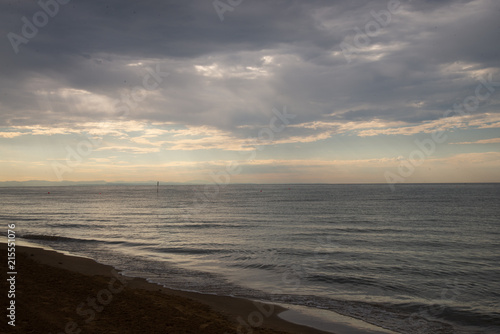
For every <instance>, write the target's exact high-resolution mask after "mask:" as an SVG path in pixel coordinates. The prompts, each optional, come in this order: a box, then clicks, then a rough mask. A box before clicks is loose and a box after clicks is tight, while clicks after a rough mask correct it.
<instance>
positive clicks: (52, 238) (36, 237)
mask: <svg viewBox="0 0 500 334" xmlns="http://www.w3.org/2000/svg"><path fill="white" fill-rule="evenodd" d="M19 237H20V238H23V239H28V240H45V241H73V242H82V241H83V242H97V241H98V240H95V239H90V240H89V239H80V238H70V237H62V236H59V235H46V234H24V235H20V236H19Z"/></svg>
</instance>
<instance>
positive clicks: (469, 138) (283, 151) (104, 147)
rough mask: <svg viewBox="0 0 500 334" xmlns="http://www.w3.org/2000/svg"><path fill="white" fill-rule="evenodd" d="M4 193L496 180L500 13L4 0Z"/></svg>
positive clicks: (226, 1)
mask: <svg viewBox="0 0 500 334" xmlns="http://www.w3.org/2000/svg"><path fill="white" fill-rule="evenodd" d="M0 32H1V35H2V42H1V46H0V64H1V65H0V172H1V174H0V181H7V180H17V181H24V180H34V179H36V180H50V181H58V180H70V181H89V180H106V181H119V180H122V181H147V180H160V181H163V182H167V181H172V182H187V181H191V180H205V181H208V182H210V181H211V180H218V182H232V183H238V182H260V183H283V182H326V183H351V182H382V183H383V182H387V181H388V182H390V183H397V182H500V131H499V128H500V94H499V92H500V52H499V51H500V43H499V42H500V2H498V1H495V0H474V1H468V0H457V1H448V0H440V1H437V0H434V1H431V0H427V1H418V0H413V1H408V0H401V1H395V0H391V1H385V0H384V1H364V0H349V1H347V0H345V1H335V0H328V1H327V0H309V1H297V0H294V1H292V0H290V1H288V0H268V1H264V0H243V1H241V0H216V1H212V0H204V1H202V0H166V1H129V0H120V1H118V0H116V1H97V0H86V1H82V0H71V1H68V0H58V2H56V0H41V1H40V2H38V3H37V2H36V1H15V0H0Z"/></svg>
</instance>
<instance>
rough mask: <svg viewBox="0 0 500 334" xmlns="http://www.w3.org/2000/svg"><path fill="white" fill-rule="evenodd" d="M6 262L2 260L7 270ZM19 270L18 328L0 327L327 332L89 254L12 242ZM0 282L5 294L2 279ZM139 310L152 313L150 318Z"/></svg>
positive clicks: (264, 307) (271, 308)
mask: <svg viewBox="0 0 500 334" xmlns="http://www.w3.org/2000/svg"><path fill="white" fill-rule="evenodd" d="M0 249H1V252H2V254H7V245H6V243H4V242H2V243H0ZM3 256H5V255H3ZM6 263H7V261H2V270H3V271H4V272H7V268H6ZM16 269H17V286H16V306H17V307H16V310H17V311H16V327H12V326H8V325H7V320H8V319H5V320H4V321H2V324H1V325H0V328H8V329H9V330H10V331H12V329H14V330H15V331H18V332H29V331H28V329H29V328H34V329H35V331H36V332H42V331H43V332H47V333H54V334H55V333H57V334H59V333H79V331H78V330H81V332H82V333H84V332H96V333H97V332H108V333H114V332H117V333H118V332H119V333H138V331H136V330H134V329H133V328H142V329H145V328H143V327H144V326H147V327H149V328H148V329H147V330H146V331H144V332H148V333H165V330H168V331H167V332H168V333H176V332H177V333H198V332H203V333H228V334H229V333H251V332H253V333H269V334H273V333H291V334H295V333H297V334H298V333H304V334H325V333H329V332H324V331H320V330H317V329H314V328H311V327H306V326H302V325H298V324H294V323H291V322H288V321H285V320H283V319H281V318H280V317H279V316H278V315H279V314H280V313H281V312H283V311H285V310H286V309H285V308H284V307H282V306H278V305H272V304H264V303H260V302H254V301H251V300H248V299H243V298H238V297H229V296H218V295H208V294H202V293H197V292H188V291H180V290H173V289H169V288H165V287H163V286H161V285H158V284H156V283H151V282H148V281H147V280H146V279H144V278H131V277H126V276H122V275H120V274H119V273H117V271H116V270H115V269H114V268H113V267H112V266H109V265H105V264H100V263H98V262H96V261H94V260H92V259H89V258H84V257H78V256H73V255H66V254H62V253H60V252H57V251H52V250H47V249H43V248H41V246H40V248H38V247H31V246H19V245H16ZM2 284H3V285H5V287H4V288H3V290H4V291H5V292H7V291H8V288H7V285H6V282H5V283H2ZM82 286H85V287H86V288H84V289H82ZM51 293H52V294H51ZM125 300H129V301H130V302H128V303H127V302H125ZM145 302H146V305H143V307H145V308H147V313H146V314H143V315H142V316H140V315H139V314H140V313H136V314H137V316H136V317H135V318H129V319H128V321H127V322H128V323H129V324H128V325H127V326H126V327H125V328H121V329H119V330H118V327H117V326H122V325H121V323H123V322H124V320H126V319H127V317H125V316H118V317H117V316H116V315H120V314H127V313H128V314H134V313H135V312H139V309H138V305H140V304H144V303H145ZM150 304H155V305H154V306H153V305H150ZM28 305H29V307H27V306H28ZM41 309H43V312H38V311H39V310H41ZM165 311H167V312H165ZM33 312H36V313H37V316H36V317H34V318H33V316H32V315H33ZM169 313H170V314H172V316H173V319H169V316H168V315H169ZM177 313H179V314H177ZM183 315H185V316H183ZM25 316H27V317H26V318H25ZM144 316H147V317H148V318H151V319H150V320H149V323H147V322H148V321H146V319H144ZM141 317H142V318H141ZM176 320H177V321H176ZM203 322H204V323H203ZM134 326H135V327H134ZM137 326H139V327H137ZM165 326H169V329H167V328H165ZM40 329H43V330H42V331H41V330H40ZM128 330H131V331H128ZM0 332H2V331H0ZM141 332H142V330H141Z"/></svg>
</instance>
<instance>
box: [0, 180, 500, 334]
mask: <svg viewBox="0 0 500 334" xmlns="http://www.w3.org/2000/svg"><path fill="white" fill-rule="evenodd" d="M49 192H50V194H49ZM0 203H1V208H2V209H1V211H0V220H2V222H3V224H4V225H5V226H6V224H7V223H12V222H14V223H16V232H17V235H18V237H22V238H23V239H26V240H29V241H31V242H35V243H37V244H40V245H44V246H50V247H52V248H54V249H56V250H61V251H66V252H70V253H73V254H77V255H83V256H87V257H90V258H93V259H95V260H97V261H99V262H102V263H106V264H111V265H114V266H115V267H117V268H118V269H121V270H124V271H125V273H126V274H127V275H131V276H139V277H145V278H147V279H149V280H151V281H154V282H158V283H161V284H164V285H165V286H168V287H171V288H176V289H183V290H192V291H199V292H204V293H214V294H222V295H234V296H242V297H249V298H254V299H260V300H265V301H273V302H277V303H284V304H290V305H299V306H307V307H309V308H311V309H321V310H323V312H327V314H328V310H330V311H334V312H336V313H339V314H343V315H347V316H349V317H353V318H356V319H361V320H364V321H366V322H368V323H372V324H375V325H377V326H380V327H384V328H387V329H390V330H393V331H395V332H400V333H500V184H441V185H436V184H420V185H416V184H415V185H412V184H407V185H398V187H397V188H396V191H395V192H392V191H391V190H390V189H389V187H388V186H387V185H297V184H291V185H227V186H225V187H216V186H215V185H212V186H160V188H159V192H158V193H157V190H156V185H153V186H78V187H25V188H0ZM6 229H7V228H5V230H6ZM242 316H243V317H244V316H246V315H242Z"/></svg>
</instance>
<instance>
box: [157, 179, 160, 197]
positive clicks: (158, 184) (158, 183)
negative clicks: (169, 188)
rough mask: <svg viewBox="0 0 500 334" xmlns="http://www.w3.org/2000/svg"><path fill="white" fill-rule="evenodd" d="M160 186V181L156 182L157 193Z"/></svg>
mask: <svg viewBox="0 0 500 334" xmlns="http://www.w3.org/2000/svg"><path fill="white" fill-rule="evenodd" d="M158 187H160V181H157V182H156V193H157V194H158Z"/></svg>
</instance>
